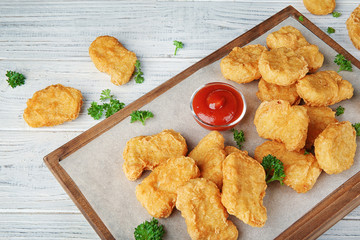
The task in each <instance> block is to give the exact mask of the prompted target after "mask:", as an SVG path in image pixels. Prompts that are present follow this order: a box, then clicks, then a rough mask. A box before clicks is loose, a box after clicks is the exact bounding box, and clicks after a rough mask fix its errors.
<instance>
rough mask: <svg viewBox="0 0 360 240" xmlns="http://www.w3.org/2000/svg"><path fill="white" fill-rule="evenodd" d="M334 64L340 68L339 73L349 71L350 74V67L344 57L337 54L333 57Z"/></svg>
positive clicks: (349, 63)
mask: <svg viewBox="0 0 360 240" xmlns="http://www.w3.org/2000/svg"><path fill="white" fill-rule="evenodd" d="M334 63H336V64H337V65H338V66H340V68H339V71H338V72H340V71H349V72H352V65H351V62H350V61H349V60H347V59H346V58H345V57H344V55H342V54H338V55H336V56H335V59H334Z"/></svg>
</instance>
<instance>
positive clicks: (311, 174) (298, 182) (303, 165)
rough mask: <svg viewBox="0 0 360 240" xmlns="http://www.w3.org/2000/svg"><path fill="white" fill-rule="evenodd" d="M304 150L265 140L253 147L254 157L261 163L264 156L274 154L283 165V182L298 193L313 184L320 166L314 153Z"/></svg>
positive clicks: (305, 190)
mask: <svg viewBox="0 0 360 240" xmlns="http://www.w3.org/2000/svg"><path fill="white" fill-rule="evenodd" d="M304 152H305V151H304V150H301V151H300V152H296V151H288V150H286V148H285V145H284V144H282V143H278V142H274V141H267V142H264V143H263V144H261V145H260V146H258V147H257V148H256V149H255V159H256V160H257V161H259V162H260V163H261V162H262V160H263V158H264V157H265V156H267V155H269V154H271V155H273V156H275V157H276V158H277V159H279V160H280V161H281V162H282V163H283V165H284V172H285V175H286V176H285V178H284V184H285V185H287V186H289V187H291V188H292V189H294V190H295V191H296V192H298V193H305V192H307V191H309V190H310V189H311V188H312V187H313V186H314V184H315V182H316V180H317V179H318V177H319V176H320V173H321V168H320V166H319V164H318V162H317V161H316V158H315V157H314V155H312V154H311V153H309V154H306V155H305V154H304Z"/></svg>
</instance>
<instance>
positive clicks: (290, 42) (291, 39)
mask: <svg viewBox="0 0 360 240" xmlns="http://www.w3.org/2000/svg"><path fill="white" fill-rule="evenodd" d="M266 45H267V46H268V48H270V49H273V48H280V47H286V48H291V49H292V50H296V49H298V48H301V47H304V46H308V45H310V43H308V41H306V39H305V37H304V36H303V35H302V34H301V32H300V31H299V30H298V29H296V28H294V27H293V26H285V27H282V28H280V29H279V30H278V31H275V32H272V33H270V34H269V35H268V36H267V37H266Z"/></svg>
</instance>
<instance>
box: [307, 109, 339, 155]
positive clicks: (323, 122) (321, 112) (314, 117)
mask: <svg viewBox="0 0 360 240" xmlns="http://www.w3.org/2000/svg"><path fill="white" fill-rule="evenodd" d="M304 107H305V108H306V110H307V114H308V116H309V118H310V122H309V128H308V134H307V138H306V143H305V148H306V149H311V147H312V146H313V145H314V141H315V139H316V138H317V136H318V135H319V134H320V133H321V132H322V131H324V129H325V128H326V127H327V125H329V124H330V123H336V122H338V120H337V119H336V118H335V112H334V111H333V110H332V109H331V108H329V107H310V106H307V105H304Z"/></svg>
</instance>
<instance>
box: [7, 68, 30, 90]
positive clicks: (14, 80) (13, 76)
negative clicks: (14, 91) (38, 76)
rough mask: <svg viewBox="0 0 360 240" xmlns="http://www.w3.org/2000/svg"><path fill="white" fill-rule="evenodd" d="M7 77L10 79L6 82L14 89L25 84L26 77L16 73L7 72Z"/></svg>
mask: <svg viewBox="0 0 360 240" xmlns="http://www.w3.org/2000/svg"><path fill="white" fill-rule="evenodd" d="M5 76H7V77H8V79H7V80H6V81H7V82H8V83H9V85H10V86H11V87H12V88H16V87H17V86H21V85H24V84H25V79H26V78H25V76H24V75H23V74H21V73H18V72H15V71H7V72H6V74H5Z"/></svg>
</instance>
